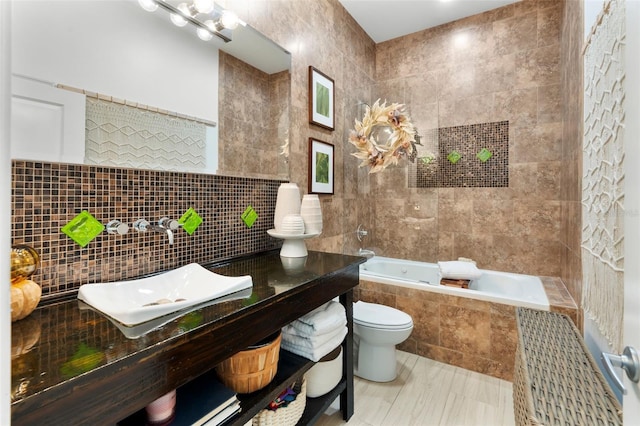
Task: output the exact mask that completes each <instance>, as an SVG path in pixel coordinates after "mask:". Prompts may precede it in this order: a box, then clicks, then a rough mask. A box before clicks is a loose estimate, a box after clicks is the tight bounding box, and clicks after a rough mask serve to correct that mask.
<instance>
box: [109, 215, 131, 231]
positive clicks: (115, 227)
mask: <svg viewBox="0 0 640 426" xmlns="http://www.w3.org/2000/svg"><path fill="white" fill-rule="evenodd" d="M107 232H108V233H109V234H118V235H124V234H126V233H127V232H129V225H127V224H126V223H124V222H121V221H119V220H117V219H114V220H112V221H110V222H109V223H107Z"/></svg>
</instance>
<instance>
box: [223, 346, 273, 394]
mask: <svg viewBox="0 0 640 426" xmlns="http://www.w3.org/2000/svg"><path fill="white" fill-rule="evenodd" d="M281 340H282V335H281V334H280V333H278V335H277V336H271V338H270V339H269V340H268V343H266V344H264V345H257V346H256V347H250V348H248V349H247V350H244V351H241V352H238V353H237V354H235V355H233V356H232V357H231V358H228V359H226V360H224V361H222V362H221V363H220V364H218V365H217V366H216V368H215V370H216V373H217V374H218V377H219V378H220V380H221V381H222V383H224V385H225V386H227V387H228V388H231V389H233V390H234V391H236V392H237V393H251V392H255V391H257V390H259V389H262V388H263V387H265V386H267V385H268V384H269V383H270V382H271V380H273V378H274V376H275V375H276V372H277V371H278V359H279V356H280V341H281Z"/></svg>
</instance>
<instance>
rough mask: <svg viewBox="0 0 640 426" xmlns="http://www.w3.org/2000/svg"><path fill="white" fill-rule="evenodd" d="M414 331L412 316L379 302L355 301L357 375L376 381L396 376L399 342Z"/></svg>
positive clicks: (390, 379) (355, 358)
mask: <svg viewBox="0 0 640 426" xmlns="http://www.w3.org/2000/svg"><path fill="white" fill-rule="evenodd" d="M411 330H413V320H412V319H411V316H410V315H408V314H406V313H404V312H402V311H399V310H397V309H395V308H392V307H390V306H385V305H378V304H376V303H367V302H362V301H359V302H356V303H354V304H353V332H354V352H355V353H354V374H355V375H356V376H358V377H362V378H363V379H367V380H371V381H374V382H390V381H392V380H394V379H395V378H396V375H397V371H396V345H397V344H399V343H402V342H404V341H405V340H406V339H407V338H408V337H409V335H410V334H411Z"/></svg>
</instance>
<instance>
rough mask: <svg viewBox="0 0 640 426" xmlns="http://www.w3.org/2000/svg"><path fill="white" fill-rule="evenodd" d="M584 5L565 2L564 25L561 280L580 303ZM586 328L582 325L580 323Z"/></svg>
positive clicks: (575, 2)
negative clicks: (563, 165)
mask: <svg viewBox="0 0 640 426" xmlns="http://www.w3.org/2000/svg"><path fill="white" fill-rule="evenodd" d="M583 8H584V5H583V2H581V1H565V3H564V14H563V16H564V20H563V22H562V46H561V49H562V52H565V53H564V54H563V55H562V59H561V68H562V116H563V118H564V123H563V124H564V125H563V127H562V158H563V159H564V164H565V167H563V168H562V175H561V205H562V221H561V232H560V238H561V242H562V252H561V256H562V262H561V265H562V270H561V275H560V276H561V277H562V280H563V281H564V283H565V284H566V286H567V289H568V290H569V292H570V293H571V296H573V298H574V299H575V300H577V301H580V300H582V256H581V247H580V243H581V232H582V224H581V222H582V215H581V212H582V206H581V200H582V182H581V178H582V138H583V122H584V118H583V112H582V105H583V93H584V89H583V65H582V62H583V56H582V46H583V39H584V36H583V33H584V30H583V27H584V18H583V14H584V10H583ZM579 323H580V324H582V321H579Z"/></svg>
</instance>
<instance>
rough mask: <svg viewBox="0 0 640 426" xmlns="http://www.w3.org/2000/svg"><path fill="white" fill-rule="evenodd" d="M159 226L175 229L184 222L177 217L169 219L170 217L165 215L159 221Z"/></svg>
mask: <svg viewBox="0 0 640 426" xmlns="http://www.w3.org/2000/svg"><path fill="white" fill-rule="evenodd" d="M158 226H159V227H161V228H164V229H170V230H172V231H175V230H176V229H178V228H180V227H181V226H182V224H181V223H180V222H178V221H177V220H175V219H169V218H168V217H163V218H162V219H160V220H159V221H158Z"/></svg>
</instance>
